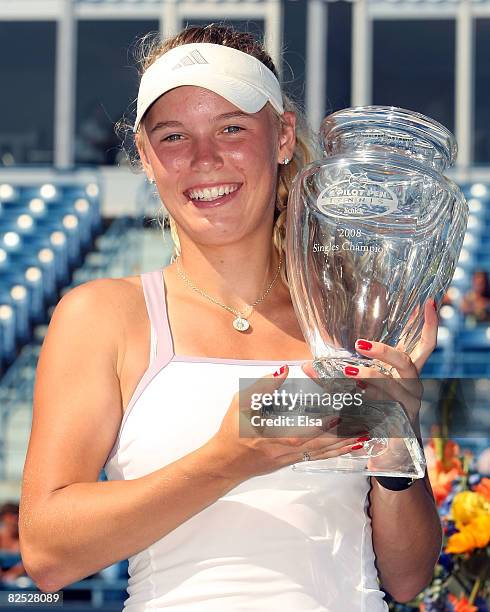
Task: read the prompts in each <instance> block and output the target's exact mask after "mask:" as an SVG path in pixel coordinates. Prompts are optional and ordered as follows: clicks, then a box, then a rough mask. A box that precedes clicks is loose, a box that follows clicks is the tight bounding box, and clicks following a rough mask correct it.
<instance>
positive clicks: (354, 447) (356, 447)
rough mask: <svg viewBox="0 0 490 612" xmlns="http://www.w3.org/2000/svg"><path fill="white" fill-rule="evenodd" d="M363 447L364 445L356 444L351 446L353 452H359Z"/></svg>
mask: <svg viewBox="0 0 490 612" xmlns="http://www.w3.org/2000/svg"><path fill="white" fill-rule="evenodd" d="M363 446H364V444H354V446H351V450H359V449H360V448H362V447H363Z"/></svg>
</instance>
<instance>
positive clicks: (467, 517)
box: [451, 491, 490, 530]
mask: <svg viewBox="0 0 490 612" xmlns="http://www.w3.org/2000/svg"><path fill="white" fill-rule="evenodd" d="M481 514H483V515H484V516H485V515H486V516H490V502H488V501H487V500H486V499H485V497H484V496H483V495H481V494H480V493H475V492H473V491H461V493H458V494H457V495H455V497H454V499H453V503H452V504H451V516H452V518H453V520H454V521H455V524H456V529H459V530H461V529H462V528H463V527H464V526H465V525H468V524H469V523H471V521H472V520H473V519H475V518H476V517H477V516H480V515H481Z"/></svg>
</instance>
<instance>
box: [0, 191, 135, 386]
mask: <svg viewBox="0 0 490 612" xmlns="http://www.w3.org/2000/svg"><path fill="white" fill-rule="evenodd" d="M99 196H100V194H99V187H98V185H97V184H96V183H85V184H56V185H55V184H43V185H37V186H13V185H9V184H1V185H0V376H1V374H2V373H3V372H5V370H6V369H7V368H8V366H10V365H11V364H12V362H13V361H14V360H15V358H16V357H17V356H18V352H19V348H21V347H22V346H24V345H27V344H28V343H29V342H31V341H33V342H34V343H35V344H38V343H39V342H40V341H41V342H42V339H43V338H42V337H39V336H36V331H35V330H36V329H37V327H38V326H40V325H41V326H42V325H43V324H46V323H48V322H49V317H50V315H51V312H52V309H53V308H54V305H55V304H56V303H57V301H58V300H59V299H60V297H61V295H63V293H64V292H66V291H67V290H68V289H69V288H70V287H71V286H73V285H74V284H78V283H80V282H84V281H86V280H89V279H90V278H92V277H96V276H101V275H103V271H105V272H107V262H108V260H110V258H111V256H112V255H113V254H114V252H115V251H116V250H122V249H124V246H125V245H124V244H123V241H124V235H125V234H124V230H125V229H126V228H127V227H129V226H130V225H131V224H132V221H133V220H132V219H131V218H130V217H127V216H124V217H119V218H117V219H115V220H113V221H112V222H111V221H110V220H107V219H105V220H103V219H102V217H101V214H100V197H99ZM92 250H94V252H92ZM40 329H42V327H41V328H40Z"/></svg>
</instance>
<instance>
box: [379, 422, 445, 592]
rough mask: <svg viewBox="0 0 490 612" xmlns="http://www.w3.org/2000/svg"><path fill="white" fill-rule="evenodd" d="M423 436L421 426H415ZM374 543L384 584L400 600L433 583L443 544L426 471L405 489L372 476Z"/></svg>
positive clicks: (418, 435) (416, 430) (417, 432)
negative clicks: (385, 484)
mask: <svg viewBox="0 0 490 612" xmlns="http://www.w3.org/2000/svg"><path fill="white" fill-rule="evenodd" d="M414 430H415V433H416V435H417V437H418V438H419V440H420V430H419V429H418V428H415V427H414ZM371 483H372V488H371V491H370V493H369V502H370V515H371V526H372V530H373V547H374V552H375V554H376V565H377V568H378V571H379V576H380V579H381V584H382V586H384V587H385V588H386V590H387V591H388V592H389V593H390V595H392V596H393V597H394V598H395V599H396V600H397V601H399V602H401V603H403V602H407V601H410V600H411V599H413V598H414V597H415V596H416V595H418V594H419V593H420V592H421V591H423V589H424V588H425V587H426V586H428V585H429V584H430V582H431V581H432V576H433V572H434V566H435V564H436V562H437V559H438V558H439V554H440V552H441V546H442V527H441V521H440V518H439V514H438V512H437V506H436V503H435V501H434V496H433V493H432V488H431V486H430V481H429V477H428V475H427V474H426V475H425V476H424V478H421V479H420V480H418V481H417V482H415V483H414V484H413V485H412V486H411V487H409V488H408V489H406V490H405V491H389V490H388V489H385V488H383V487H382V486H381V485H380V484H379V483H378V481H377V480H376V479H375V478H371Z"/></svg>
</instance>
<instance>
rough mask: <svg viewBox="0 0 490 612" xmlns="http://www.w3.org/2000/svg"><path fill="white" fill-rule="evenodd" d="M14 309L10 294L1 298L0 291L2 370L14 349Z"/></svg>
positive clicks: (0, 359)
mask: <svg viewBox="0 0 490 612" xmlns="http://www.w3.org/2000/svg"><path fill="white" fill-rule="evenodd" d="M15 319H16V311H15V308H14V306H12V303H11V296H7V298H6V299H5V300H3V299H2V293H1V292H0V367H1V369H2V370H4V369H5V367H6V366H7V365H8V364H9V363H11V362H12V361H13V359H14V357H15V350H16V336H17V335H16V322H15Z"/></svg>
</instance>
